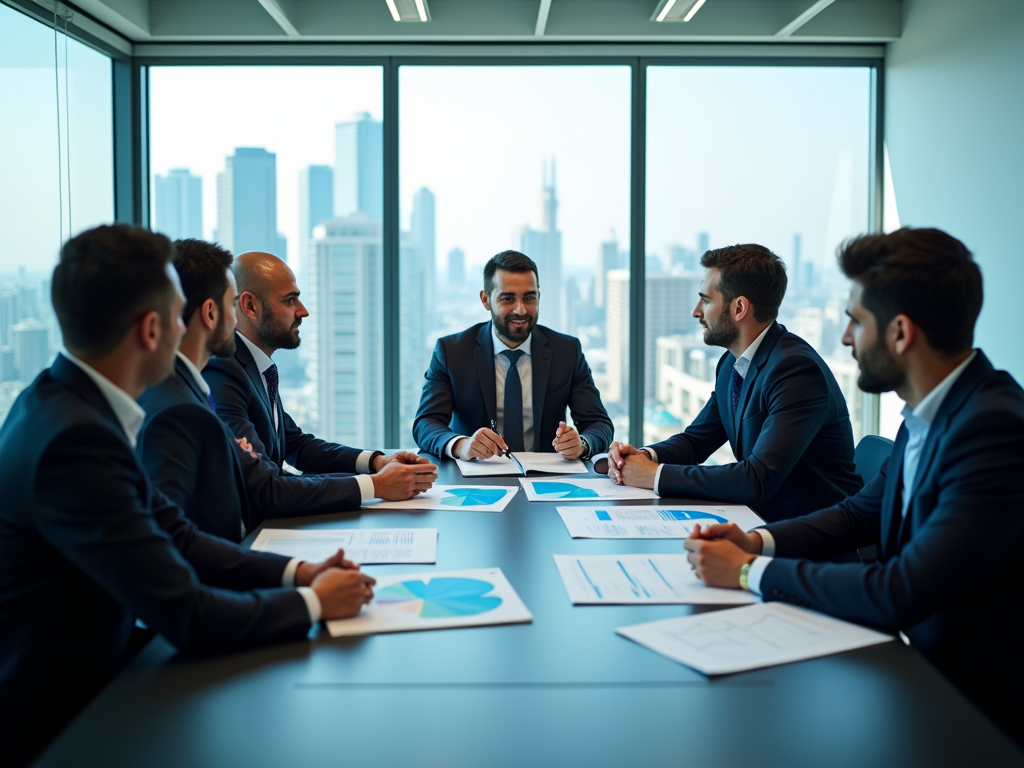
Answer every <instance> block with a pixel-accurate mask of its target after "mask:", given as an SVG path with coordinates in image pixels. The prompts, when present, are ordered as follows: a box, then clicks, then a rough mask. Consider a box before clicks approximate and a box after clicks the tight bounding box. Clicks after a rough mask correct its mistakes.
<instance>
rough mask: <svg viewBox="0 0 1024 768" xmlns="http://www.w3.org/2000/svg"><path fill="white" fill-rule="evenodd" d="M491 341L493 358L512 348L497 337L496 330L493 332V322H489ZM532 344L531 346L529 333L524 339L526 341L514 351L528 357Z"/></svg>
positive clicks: (531, 339) (531, 338) (531, 335)
mask: <svg viewBox="0 0 1024 768" xmlns="http://www.w3.org/2000/svg"><path fill="white" fill-rule="evenodd" d="M491 339H493V341H494V355H495V357H497V356H498V355H500V354H501V353H502V352H504V351H505V350H506V349H512V347H510V346H509V345H508V344H506V343H505V342H504V341H502V340H501V337H500V336H499V335H498V332H497V331H496V330H494V323H493V321H492V322H491ZM532 344H533V331H531V332H530V335H529V336H527V337H526V341H524V342H523V343H522V344H520V345H519V346H518V347H516V349H518V350H521V351H522V352H523V353H525V354H526V355H529V354H530V349H531V346H532Z"/></svg>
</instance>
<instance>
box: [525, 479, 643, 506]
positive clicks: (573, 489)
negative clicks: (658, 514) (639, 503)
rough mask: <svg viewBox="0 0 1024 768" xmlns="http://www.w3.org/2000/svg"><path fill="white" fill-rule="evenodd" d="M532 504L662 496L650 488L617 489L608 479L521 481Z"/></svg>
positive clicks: (623, 486) (621, 487)
mask: <svg viewBox="0 0 1024 768" xmlns="http://www.w3.org/2000/svg"><path fill="white" fill-rule="evenodd" d="M519 482H520V484H521V485H522V486H523V490H525V491H526V498H528V499H529V500H530V501H614V500H618V499H627V500H628V499H656V498H658V494H656V493H655V492H654V491H650V490H648V489H646V488H631V487H630V486H628V485H616V484H615V483H613V482H612V481H611V480H609V479H608V478H607V477H587V478H576V477H571V476H570V477H551V478H547V477H545V478H533V477H520V478H519Z"/></svg>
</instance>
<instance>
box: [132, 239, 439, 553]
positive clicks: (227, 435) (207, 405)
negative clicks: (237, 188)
mask: <svg viewBox="0 0 1024 768" xmlns="http://www.w3.org/2000/svg"><path fill="white" fill-rule="evenodd" d="M174 245H175V251H176V253H177V255H176V256H175V258H174V267H175V270H176V271H177V273H178V277H179V278H180V279H181V285H182V289H183V291H184V293H185V310H184V312H183V313H182V320H183V321H184V323H185V335H184V336H183V337H182V340H181V344H180V345H179V348H178V354H177V358H176V359H175V361H174V373H173V374H172V375H171V376H169V377H168V378H167V379H166V380H165V381H163V382H161V383H160V384H157V385H156V386H154V387H150V388H149V389H148V390H146V392H145V393H144V394H143V395H142V397H140V398H139V404H140V405H142V406H143V408H145V410H146V413H147V415H146V421H145V423H144V424H143V426H142V432H141V433H140V435H139V444H138V454H139V458H140V460H141V461H142V465H143V466H144V467H145V469H146V472H147V473H148V474H149V477H150V479H151V480H152V481H153V483H154V484H155V485H156V486H157V487H158V488H159V489H160V490H161V491H163V492H164V493H165V494H166V495H167V497H168V498H169V499H170V500H171V501H172V502H174V503H175V504H177V505H178V506H179V507H181V509H182V510H183V511H184V512H185V514H186V515H187V516H188V517H189V519H191V520H192V521H193V522H195V524H196V525H197V526H199V529H200V530H202V531H205V532H207V533H212V534H214V535H217V536H221V537H223V538H226V539H230V540H231V541H241V540H242V538H243V537H244V536H245V534H246V532H247V531H250V530H252V529H253V528H255V527H256V526H258V525H259V524H260V523H262V522H263V521H264V520H266V519H268V518H281V517H292V516H299V515H315V514H323V513H329V512H343V511H349V510H353V509H358V508H359V507H360V506H361V505H362V503H363V492H362V488H361V485H360V482H359V481H358V480H357V479H356V478H355V477H354V476H352V475H335V474H328V475H316V476H305V477H295V476H294V475H291V474H283V473H280V472H278V471H276V467H275V466H274V465H272V464H271V463H270V462H266V461H262V460H261V459H260V458H259V457H258V456H257V455H256V454H255V452H254V451H251V450H247V449H248V448H249V444H248V442H247V441H246V439H245V438H237V439H236V438H234V436H233V435H232V434H231V432H230V430H229V429H228V428H227V425H226V424H224V422H222V421H221V420H220V419H219V418H218V417H217V414H216V412H215V410H214V408H215V403H214V400H213V397H212V395H211V394H210V387H209V385H208V384H207V383H206V380H205V379H204V378H203V376H202V374H201V371H202V370H203V369H204V368H205V367H206V364H207V363H208V362H209V360H210V359H211V357H221V358H230V357H231V356H232V355H234V354H235V348H236V341H235V305H236V304H237V301H238V291H237V290H236V288H235V279H234V276H233V275H232V273H231V261H232V258H231V254H230V253H228V252H227V251H226V250H224V249H223V248H221V247H220V246H218V245H215V244H213V243H207V242H204V241H202V240H178V241H177V242H176V243H175V244H174ZM236 442H237V443H239V444H238V445H236ZM404 458H405V460H406V462H407V463H409V464H413V463H417V461H418V458H417V457H416V455H415V454H408V455H406V456H405V457H404ZM423 463H425V464H428V462H423ZM435 477H436V476H435V475H433V474H413V473H410V472H408V471H407V470H406V469H405V465H403V464H401V463H396V462H393V463H389V464H386V465H385V466H384V467H383V468H382V469H381V471H380V472H377V473H375V474H372V475H369V476H368V478H367V479H368V481H369V483H370V484H371V488H372V493H371V496H372V497H379V498H383V499H388V500H392V501H399V500H404V499H409V498H412V497H413V496H414V495H416V494H417V493H421V492H422V491H424V490H426V489H428V488H429V487H430V485H431V483H432V482H433V479H435Z"/></svg>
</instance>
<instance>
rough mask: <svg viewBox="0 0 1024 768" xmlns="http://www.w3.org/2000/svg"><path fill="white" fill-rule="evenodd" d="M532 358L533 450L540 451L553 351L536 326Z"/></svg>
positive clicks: (546, 338)
mask: <svg viewBox="0 0 1024 768" xmlns="http://www.w3.org/2000/svg"><path fill="white" fill-rule="evenodd" d="M530 356H531V357H532V360H531V361H530V362H531V363H532V364H533V380H532V385H533V444H534V445H533V450H535V451H540V439H541V421H542V418H543V415H544V393H545V392H547V391H548V379H549V378H550V377H551V350H550V349H548V337H547V336H545V335H544V332H543V331H541V330H540V329H539V328H537V327H536V326H534V328H533V340H532V341H531V342H530Z"/></svg>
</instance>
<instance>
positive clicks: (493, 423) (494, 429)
mask: <svg viewBox="0 0 1024 768" xmlns="http://www.w3.org/2000/svg"><path fill="white" fill-rule="evenodd" d="M491 432H493V433H494V434H496V435H497V436H498V437H501V432H499V431H498V422H496V421H495V420H494V419H491ZM502 439H504V438H502ZM498 455H499V456H501V455H502V453H501V451H498ZM504 455H505V456H507V457H508V458H510V459H512V461H514V462H515V463H516V466H517V467H519V471H520V472H522V473H523V477H526V470H525V469H523V465H522V464H521V463H520V461H519V459H517V458H516V457H515V456H513V455H512V451H510V450H509V449H508V448H507V447H506V448H505V454H504Z"/></svg>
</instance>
